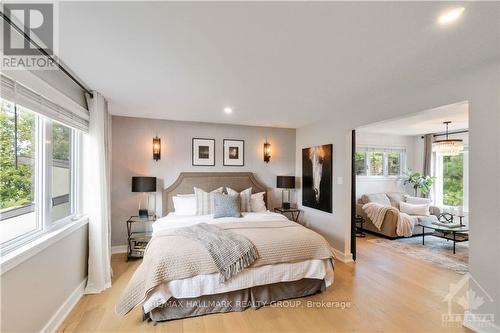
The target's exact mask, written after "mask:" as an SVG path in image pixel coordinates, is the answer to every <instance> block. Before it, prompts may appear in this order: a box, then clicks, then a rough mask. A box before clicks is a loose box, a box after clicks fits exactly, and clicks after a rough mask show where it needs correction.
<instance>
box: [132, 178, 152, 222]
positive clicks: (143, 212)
mask: <svg viewBox="0 0 500 333" xmlns="http://www.w3.org/2000/svg"><path fill="white" fill-rule="evenodd" d="M132 192H140V193H143V194H144V195H145V194H146V192H156V177H132ZM155 206H156V200H155ZM148 208H149V196H148V204H147V207H146V209H141V199H140V198H139V217H141V218H147V217H148V216H149V212H148ZM155 210H156V209H155Z"/></svg>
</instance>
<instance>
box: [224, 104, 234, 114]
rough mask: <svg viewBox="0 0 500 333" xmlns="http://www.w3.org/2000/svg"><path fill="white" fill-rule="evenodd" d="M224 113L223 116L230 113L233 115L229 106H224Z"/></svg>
mask: <svg viewBox="0 0 500 333" xmlns="http://www.w3.org/2000/svg"><path fill="white" fill-rule="evenodd" d="M224 113H225V114H231V113H233V109H231V108H230V107H229V106H226V107H225V108H224Z"/></svg>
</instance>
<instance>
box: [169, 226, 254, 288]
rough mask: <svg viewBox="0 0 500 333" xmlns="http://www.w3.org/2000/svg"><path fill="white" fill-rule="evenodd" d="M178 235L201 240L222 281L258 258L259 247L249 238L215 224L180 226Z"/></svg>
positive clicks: (176, 232) (177, 231)
mask: <svg viewBox="0 0 500 333" xmlns="http://www.w3.org/2000/svg"><path fill="white" fill-rule="evenodd" d="M175 234H176V235H179V236H183V237H186V238H189V239H193V240H196V241H198V242H200V244H202V245H203V246H204V247H205V248H206V249H207V251H208V253H210V256H211V257H212V259H213V260H214V263H215V266H217V270H218V271H219V281H220V282H221V283H222V282H224V281H226V280H227V279H229V278H230V277H231V276H233V275H235V274H237V273H239V272H241V271H242V270H243V269H244V268H245V267H248V266H250V265H251V264H252V263H253V262H254V261H255V260H256V259H257V258H259V254H258V253H257V248H255V245H254V244H253V243H252V242H250V241H249V240H248V238H246V237H244V236H242V235H238V234H236V233H234V232H232V231H229V230H224V229H221V228H218V227H216V226H215V225H213V224H206V223H200V224H195V225H193V226H190V227H184V228H179V229H177V230H176V231H175Z"/></svg>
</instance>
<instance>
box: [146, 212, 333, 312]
mask: <svg viewBox="0 0 500 333" xmlns="http://www.w3.org/2000/svg"><path fill="white" fill-rule="evenodd" d="M279 219H286V217H285V216H283V215H281V214H277V213H271V212H269V211H267V212H260V213H243V217H242V218H239V219H238V218H230V217H228V218H219V219H214V218H213V216H212V215H202V216H185V215H183V216H180V215H175V213H170V214H169V215H167V216H166V217H164V218H161V219H159V220H157V221H156V222H155V223H154V224H153V235H154V234H155V233H157V232H159V231H160V230H165V229H172V228H180V227H185V226H189V225H194V224H198V223H209V224H217V223H222V222H233V221H243V220H244V221H252V222H253V221H273V220H279ZM304 278H315V279H325V283H326V287H329V286H330V285H331V284H332V283H333V266H332V263H331V261H330V260H328V259H326V260H306V261H301V262H295V263H281V264H275V265H265V266H260V267H255V268H247V269H245V270H243V271H242V272H240V273H239V274H237V275H236V276H233V277H232V278H231V279H230V280H228V281H226V282H225V283H219V273H213V274H206V275H197V276H194V277H191V278H187V279H182V280H173V281H169V282H166V283H163V284H161V285H160V286H158V287H156V288H155V289H153V290H152V291H151V292H150V293H149V295H148V297H147V298H146V300H145V301H144V303H143V309H144V312H145V313H147V312H149V311H151V310H152V309H154V308H156V307H158V306H160V305H162V304H164V303H166V302H167V301H168V300H169V299H170V297H175V298H193V297H199V296H202V295H211V294H220V293H224V292H229V291H234V290H240V289H246V288H250V287H253V286H258V285H265V284H271V283H278V282H285V281H297V280H300V279H304Z"/></svg>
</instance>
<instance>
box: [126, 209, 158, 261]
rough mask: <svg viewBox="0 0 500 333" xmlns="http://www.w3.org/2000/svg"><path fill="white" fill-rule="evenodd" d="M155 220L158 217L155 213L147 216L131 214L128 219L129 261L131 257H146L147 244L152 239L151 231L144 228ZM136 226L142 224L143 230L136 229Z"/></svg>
mask: <svg viewBox="0 0 500 333" xmlns="http://www.w3.org/2000/svg"><path fill="white" fill-rule="evenodd" d="M154 221H156V218H155V216H153V215H150V216H148V217H147V218H146V217H139V216H130V218H129V219H128V220H127V238H128V248H127V261H128V260H129V259H135V258H142V257H144V250H145V249H146V245H148V242H149V241H150V239H151V232H150V231H144V229H146V227H148V226H150V225H151V224H152V223H153V222H154ZM134 226H137V227H138V226H142V227H141V229H142V231H134Z"/></svg>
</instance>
